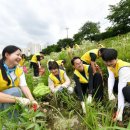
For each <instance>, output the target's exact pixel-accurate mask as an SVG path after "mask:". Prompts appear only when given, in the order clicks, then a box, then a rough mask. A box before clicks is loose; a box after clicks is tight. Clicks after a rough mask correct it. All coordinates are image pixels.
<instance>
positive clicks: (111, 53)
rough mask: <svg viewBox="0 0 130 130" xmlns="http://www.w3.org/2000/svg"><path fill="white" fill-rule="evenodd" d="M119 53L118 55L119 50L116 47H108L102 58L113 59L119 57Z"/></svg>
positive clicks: (105, 59)
mask: <svg viewBox="0 0 130 130" xmlns="http://www.w3.org/2000/svg"><path fill="white" fill-rule="evenodd" d="M117 55H118V52H117V50H115V49H111V48H110V49H106V50H105V51H104V52H103V53H102V56H101V57H102V59H103V60H104V61H111V60H114V59H117Z"/></svg>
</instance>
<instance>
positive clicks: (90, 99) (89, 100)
mask: <svg viewBox="0 0 130 130" xmlns="http://www.w3.org/2000/svg"><path fill="white" fill-rule="evenodd" d="M90 103H92V95H91V94H89V95H88V98H87V104H90Z"/></svg>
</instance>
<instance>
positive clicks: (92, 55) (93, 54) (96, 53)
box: [81, 48, 106, 75]
mask: <svg viewBox="0 0 130 130" xmlns="http://www.w3.org/2000/svg"><path fill="white" fill-rule="evenodd" d="M105 49H106V48H100V49H92V50H89V51H87V52H86V53H85V54H84V55H83V56H82V57H81V60H82V61H83V64H88V65H91V67H92V70H93V74H95V73H97V71H99V73H100V74H101V75H102V71H101V69H100V67H99V66H98V65H97V63H96V60H97V59H98V58H100V57H101V55H102V53H103V51H104V50H105Z"/></svg>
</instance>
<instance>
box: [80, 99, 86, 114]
mask: <svg viewBox="0 0 130 130" xmlns="http://www.w3.org/2000/svg"><path fill="white" fill-rule="evenodd" d="M81 106H82V110H83V113H84V114H86V108H85V103H84V102H83V101H82V102H81Z"/></svg>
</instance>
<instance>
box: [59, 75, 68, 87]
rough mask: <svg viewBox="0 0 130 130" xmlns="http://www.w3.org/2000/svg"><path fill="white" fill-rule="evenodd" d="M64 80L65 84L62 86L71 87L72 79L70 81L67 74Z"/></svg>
mask: <svg viewBox="0 0 130 130" xmlns="http://www.w3.org/2000/svg"><path fill="white" fill-rule="evenodd" d="M64 78H65V83H63V84H62V85H61V86H63V87H65V88H67V87H69V85H70V79H69V77H68V76H67V74H66V73H64Z"/></svg>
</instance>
